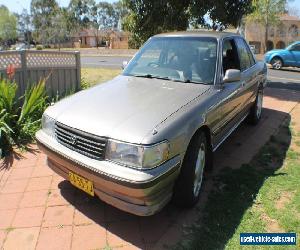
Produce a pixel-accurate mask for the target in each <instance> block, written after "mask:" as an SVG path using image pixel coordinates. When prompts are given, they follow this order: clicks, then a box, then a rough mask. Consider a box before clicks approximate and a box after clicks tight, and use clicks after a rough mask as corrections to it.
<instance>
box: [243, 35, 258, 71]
mask: <svg viewBox="0 0 300 250" xmlns="http://www.w3.org/2000/svg"><path fill="white" fill-rule="evenodd" d="M243 42H244V43H245V45H246V48H247V51H248V55H249V58H250V63H251V66H253V65H254V64H255V63H256V62H255V59H254V56H253V53H252V51H251V48H250V46H249V44H248V43H247V42H246V41H245V40H244V39H243Z"/></svg>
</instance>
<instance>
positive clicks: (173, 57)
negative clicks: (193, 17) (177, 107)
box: [123, 37, 217, 84]
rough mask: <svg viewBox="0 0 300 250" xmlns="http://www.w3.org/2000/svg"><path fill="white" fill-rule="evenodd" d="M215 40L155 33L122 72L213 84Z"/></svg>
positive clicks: (215, 53) (138, 75) (130, 74)
mask: <svg viewBox="0 0 300 250" xmlns="http://www.w3.org/2000/svg"><path fill="white" fill-rule="evenodd" d="M216 58H217V40H216V39H215V38H209V37H154V38H151V39H149V41H148V42H147V43H146V44H145V45H144V47H143V48H142V49H141V50H140V51H139V52H138V53H137V54H136V56H135V57H134V58H133V59H132V60H131V61H130V63H129V64H128V66H127V67H126V68H125V70H124V72H123V75H126V76H135V77H147V78H159V79H164V80H171V81H180V82H189V83H201V84H213V82H214V78H215V71H216Z"/></svg>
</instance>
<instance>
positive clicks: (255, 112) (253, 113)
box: [248, 85, 264, 125]
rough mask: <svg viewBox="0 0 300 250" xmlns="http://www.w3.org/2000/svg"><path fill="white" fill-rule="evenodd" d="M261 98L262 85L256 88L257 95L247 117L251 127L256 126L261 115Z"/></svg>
mask: <svg viewBox="0 0 300 250" xmlns="http://www.w3.org/2000/svg"><path fill="white" fill-rule="evenodd" d="M263 96H264V89H263V87H262V85H260V86H259V87H258V91H257V95H256V99H255V102H254V104H253V106H252V107H251V109H250V113H249V116H248V122H249V123H250V124H252V125H256V124H257V123H258V122H259V120H260V118H261V113H262V105H263Z"/></svg>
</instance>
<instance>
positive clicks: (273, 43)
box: [245, 14, 300, 53]
mask: <svg viewBox="0 0 300 250" xmlns="http://www.w3.org/2000/svg"><path fill="white" fill-rule="evenodd" d="M299 27H300V18H299V17H296V16H290V15H288V14H284V15H281V16H280V17H279V23H278V24H277V25H276V26H271V27H269V29H268V33H269V34H268V42H267V50H272V49H282V48H285V47H286V46H288V45H289V44H291V43H293V42H295V41H297V40H300V38H299ZM245 38H246V40H247V41H248V42H249V44H250V45H254V46H255V50H256V53H263V51H264V50H263V47H264V41H265V30H264V27H263V26H262V25H261V24H258V23H254V22H247V23H246V26H245Z"/></svg>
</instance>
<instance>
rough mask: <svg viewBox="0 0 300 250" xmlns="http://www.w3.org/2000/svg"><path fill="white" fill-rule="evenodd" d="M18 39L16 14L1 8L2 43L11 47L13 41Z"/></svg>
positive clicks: (0, 28)
mask: <svg viewBox="0 0 300 250" xmlns="http://www.w3.org/2000/svg"><path fill="white" fill-rule="evenodd" d="M16 38H17V18H16V16H15V15H14V14H12V13H11V12H9V10H8V9H7V8H6V7H5V6H3V5H1V6H0V43H1V45H2V46H5V47H6V46H9V45H10V43H11V41H12V40H14V39H16Z"/></svg>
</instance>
